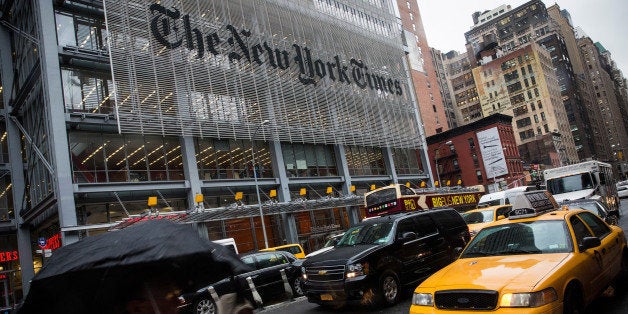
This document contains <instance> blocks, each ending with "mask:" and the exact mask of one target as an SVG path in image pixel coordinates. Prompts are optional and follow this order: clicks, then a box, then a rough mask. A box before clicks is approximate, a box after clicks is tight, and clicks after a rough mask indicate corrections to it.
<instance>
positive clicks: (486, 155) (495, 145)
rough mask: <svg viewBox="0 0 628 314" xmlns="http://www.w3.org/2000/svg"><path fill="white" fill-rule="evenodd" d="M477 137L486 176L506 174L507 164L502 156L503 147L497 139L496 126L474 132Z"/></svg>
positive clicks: (492, 176)
mask: <svg viewBox="0 0 628 314" xmlns="http://www.w3.org/2000/svg"><path fill="white" fill-rule="evenodd" d="M476 135H477V137H478V145H480V153H481V154H482V160H484V170H485V171H486V176H487V177H488V178H492V179H495V177H499V176H503V175H505V174H508V165H507V164H506V157H505V156H504V147H503V146H502V141H501V140H500V139H499V132H498V131H497V127H494V128H491V129H488V130H484V131H481V132H477V133H476Z"/></svg>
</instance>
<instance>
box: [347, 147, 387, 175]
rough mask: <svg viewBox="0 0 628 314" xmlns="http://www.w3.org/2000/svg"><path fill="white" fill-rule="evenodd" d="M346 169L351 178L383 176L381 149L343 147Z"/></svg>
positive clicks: (384, 172)
mask: <svg viewBox="0 0 628 314" xmlns="http://www.w3.org/2000/svg"><path fill="white" fill-rule="evenodd" d="M345 154H346V156H347V167H348V168H349V174H350V175H352V176H365V175H384V174H386V168H385V167H384V156H383V154H382V149H381V148H376V147H359V146H345Z"/></svg>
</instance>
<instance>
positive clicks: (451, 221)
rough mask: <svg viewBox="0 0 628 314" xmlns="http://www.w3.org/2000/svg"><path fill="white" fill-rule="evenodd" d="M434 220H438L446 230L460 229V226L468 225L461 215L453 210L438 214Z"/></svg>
mask: <svg viewBox="0 0 628 314" xmlns="http://www.w3.org/2000/svg"><path fill="white" fill-rule="evenodd" d="M432 216H434V218H436V220H438V222H439V223H440V224H441V225H442V226H443V228H445V229H446V230H451V229H456V228H460V226H464V225H466V224H465V222H464V219H462V216H460V214H459V213H458V212H457V211H455V210H453V209H451V210H443V211H439V212H438V213H436V214H435V215H432Z"/></svg>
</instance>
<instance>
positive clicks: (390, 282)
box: [379, 271, 400, 305]
mask: <svg viewBox="0 0 628 314" xmlns="http://www.w3.org/2000/svg"><path fill="white" fill-rule="evenodd" d="M379 283H380V284H379V289H380V297H381V299H382V302H383V303H384V305H393V304H395V303H397V301H398V300H399V293H400V290H399V279H397V275H396V274H395V273H394V272H392V271H386V272H384V274H383V275H382V277H381V279H380V281H379Z"/></svg>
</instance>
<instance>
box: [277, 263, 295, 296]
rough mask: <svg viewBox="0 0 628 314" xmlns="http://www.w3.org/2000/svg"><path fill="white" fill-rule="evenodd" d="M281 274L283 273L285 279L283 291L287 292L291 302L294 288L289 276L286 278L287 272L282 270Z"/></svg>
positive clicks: (282, 276)
mask: <svg viewBox="0 0 628 314" xmlns="http://www.w3.org/2000/svg"><path fill="white" fill-rule="evenodd" d="M279 272H280V273H281V279H283V289H284V290H286V295H287V296H288V298H290V301H293V300H294V293H292V287H291V286H290V283H289V282H288V276H286V270H285V269H281V270H279Z"/></svg>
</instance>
